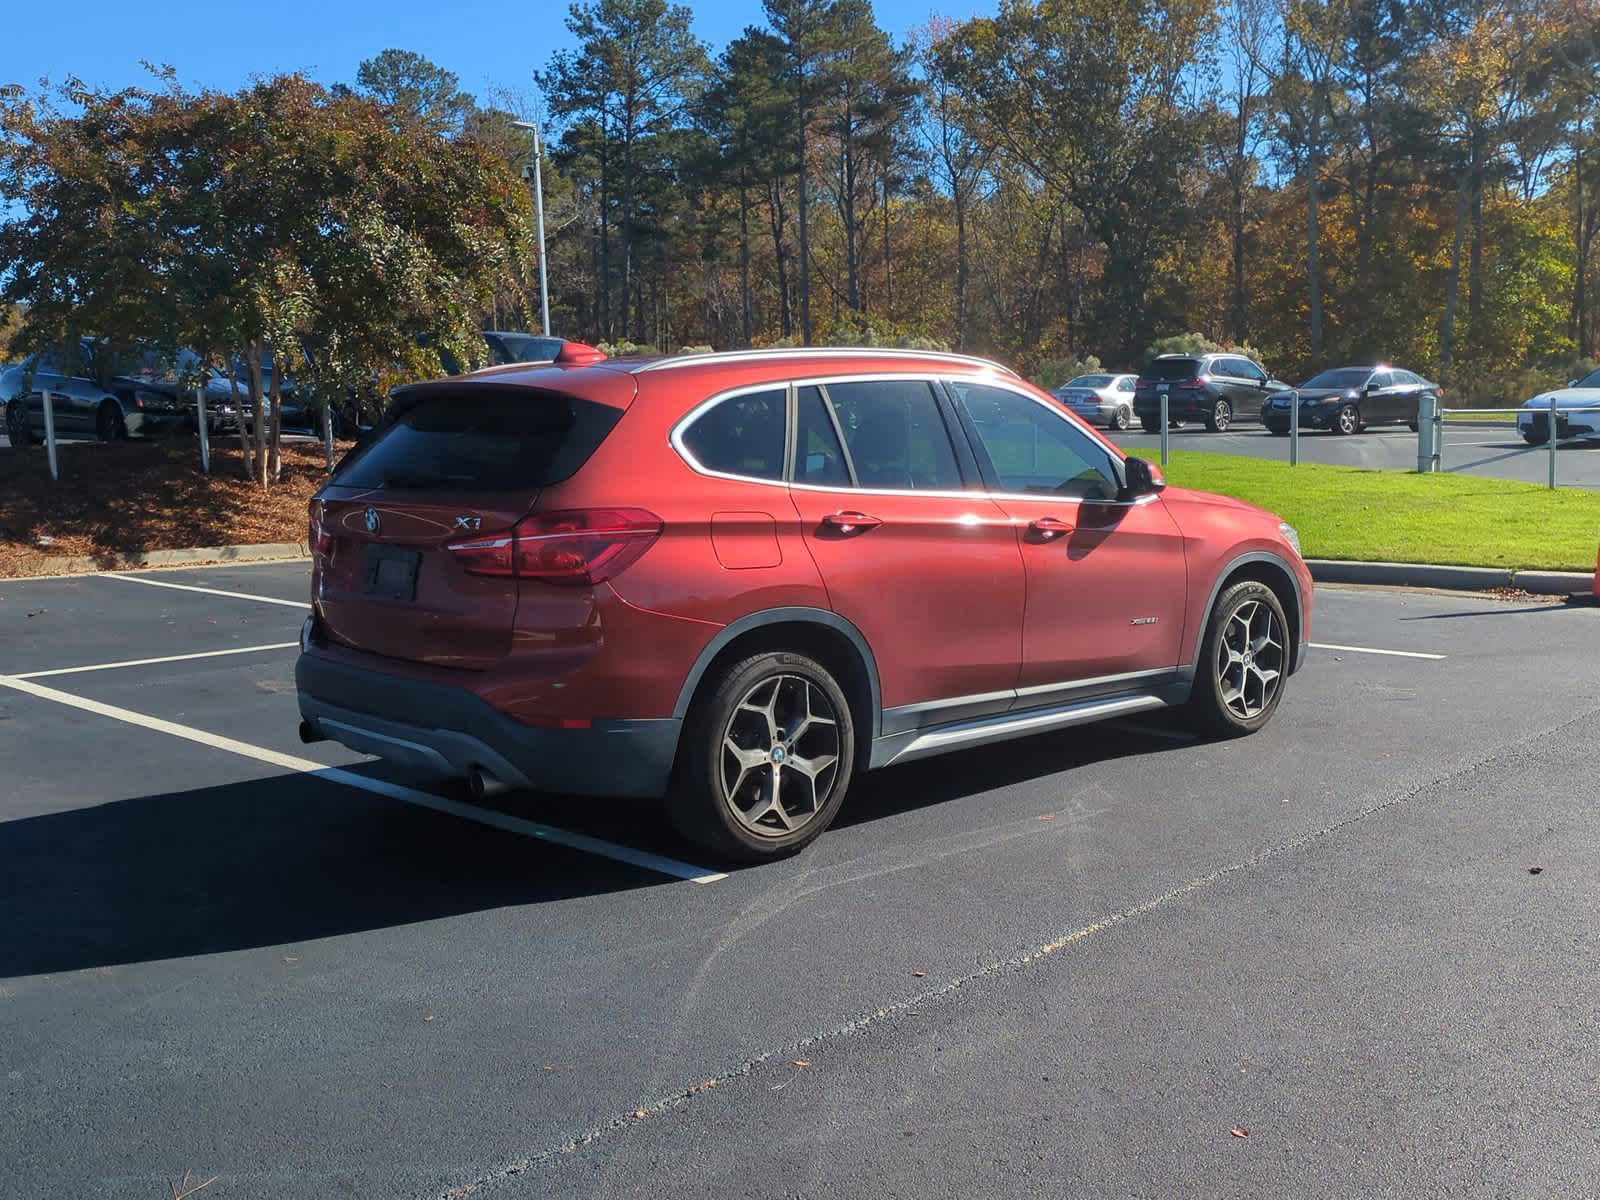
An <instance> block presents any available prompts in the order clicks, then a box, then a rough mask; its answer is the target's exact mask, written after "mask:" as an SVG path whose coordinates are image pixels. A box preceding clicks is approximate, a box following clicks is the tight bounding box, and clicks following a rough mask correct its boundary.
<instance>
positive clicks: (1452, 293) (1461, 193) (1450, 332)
mask: <svg viewBox="0 0 1600 1200" xmlns="http://www.w3.org/2000/svg"><path fill="white" fill-rule="evenodd" d="M1467 191H1468V185H1467V181H1466V180H1465V179H1463V180H1461V182H1460V184H1459V185H1458V186H1457V188H1456V237H1455V245H1454V246H1452V247H1451V250H1450V278H1449V280H1448V281H1446V283H1445V289H1444V323H1443V324H1442V325H1441V326H1440V329H1439V377H1440V381H1441V382H1443V381H1444V377H1445V376H1446V375H1448V374H1449V372H1450V359H1451V357H1452V355H1453V353H1454V351H1455V338H1456V295H1457V293H1459V292H1460V290H1461V238H1462V235H1463V234H1464V233H1466V230H1467Z"/></svg>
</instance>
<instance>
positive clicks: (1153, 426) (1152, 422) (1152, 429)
mask: <svg viewBox="0 0 1600 1200" xmlns="http://www.w3.org/2000/svg"><path fill="white" fill-rule="evenodd" d="M1139 428H1140V429H1143V430H1144V431H1145V432H1146V433H1160V432H1161V418H1160V417H1140V418H1139Z"/></svg>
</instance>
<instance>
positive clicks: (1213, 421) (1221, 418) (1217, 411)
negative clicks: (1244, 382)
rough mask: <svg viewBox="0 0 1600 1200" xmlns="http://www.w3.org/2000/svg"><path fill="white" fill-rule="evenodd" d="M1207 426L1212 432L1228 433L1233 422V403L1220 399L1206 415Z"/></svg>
mask: <svg viewBox="0 0 1600 1200" xmlns="http://www.w3.org/2000/svg"><path fill="white" fill-rule="evenodd" d="M1205 421H1206V428H1207V429H1209V430H1210V431H1211V432H1212V433H1226V432H1227V431H1228V426H1229V425H1231V424H1233V405H1231V404H1229V403H1228V402H1227V401H1226V400H1218V401H1217V402H1216V404H1214V405H1213V406H1212V408H1211V411H1210V412H1208V413H1207V414H1206V417H1205Z"/></svg>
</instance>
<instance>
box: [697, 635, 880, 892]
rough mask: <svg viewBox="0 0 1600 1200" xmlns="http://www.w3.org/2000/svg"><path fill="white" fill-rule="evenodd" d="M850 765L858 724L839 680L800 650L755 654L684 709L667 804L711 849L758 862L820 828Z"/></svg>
mask: <svg viewBox="0 0 1600 1200" xmlns="http://www.w3.org/2000/svg"><path fill="white" fill-rule="evenodd" d="M854 772H855V724H854V721H853V720H852V719H851V714H850V705H849V702H848V700H846V698H845V694H844V691H843V689H842V688H840V686H839V684H838V681H837V680H835V679H834V677H833V675H832V674H831V673H830V672H829V671H828V669H827V668H826V667H824V666H823V665H822V664H821V663H819V662H817V661H816V660H815V659H813V658H809V657H807V656H805V655H803V654H792V653H788V652H784V651H777V652H768V653H764V654H756V655H753V656H751V657H749V658H746V659H743V660H742V661H740V662H737V663H734V664H732V665H731V666H729V667H728V668H726V669H725V670H724V671H722V672H721V673H720V674H719V676H718V677H717V679H716V680H715V681H714V682H712V683H711V685H710V691H709V692H704V693H703V694H702V695H701V696H700V697H699V698H697V700H696V702H695V704H694V706H693V707H692V708H691V709H690V710H689V719H688V720H687V721H686V722H685V723H684V730H683V740H682V742H681V743H680V745H679V748H678V767H677V770H676V771H675V772H674V776H673V781H672V786H671V788H670V790H669V792H668V795H667V810H668V812H669V814H670V815H671V817H672V820H673V823H674V824H675V825H677V827H678V829H679V830H680V831H681V832H682V833H683V835H684V836H685V837H687V838H689V839H690V840H691V841H693V842H696V843H698V844H699V845H700V846H702V847H704V848H705V849H707V850H709V851H711V852H712V853H713V854H715V855H718V856H720V857H722V858H725V859H730V860H734V861H738V862H762V861H765V860H768V859H773V858H778V857H780V856H782V855H785V854H791V853H793V852H794V851H796V850H799V849H800V848H801V847H803V846H806V845H808V844H810V843H811V842H812V841H814V840H815V839H816V838H817V837H818V836H820V835H821V833H822V831H823V830H825V829H827V827H828V826H829V824H831V823H832V821H833V818H834V817H835V816H836V815H837V814H838V812H839V807H840V805H842V804H843V803H844V796H845V792H846V791H847V790H848V789H849V786H850V780H851V777H852V776H853V774H854Z"/></svg>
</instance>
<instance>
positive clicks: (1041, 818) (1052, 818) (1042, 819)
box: [1039, 813, 1056, 821]
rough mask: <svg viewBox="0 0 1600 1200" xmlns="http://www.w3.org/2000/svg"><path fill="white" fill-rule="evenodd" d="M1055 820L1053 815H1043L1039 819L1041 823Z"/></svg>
mask: <svg viewBox="0 0 1600 1200" xmlns="http://www.w3.org/2000/svg"><path fill="white" fill-rule="evenodd" d="M1055 819H1056V815H1055V813H1043V814H1041V815H1040V817H1039V820H1041V821H1054V820H1055Z"/></svg>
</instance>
